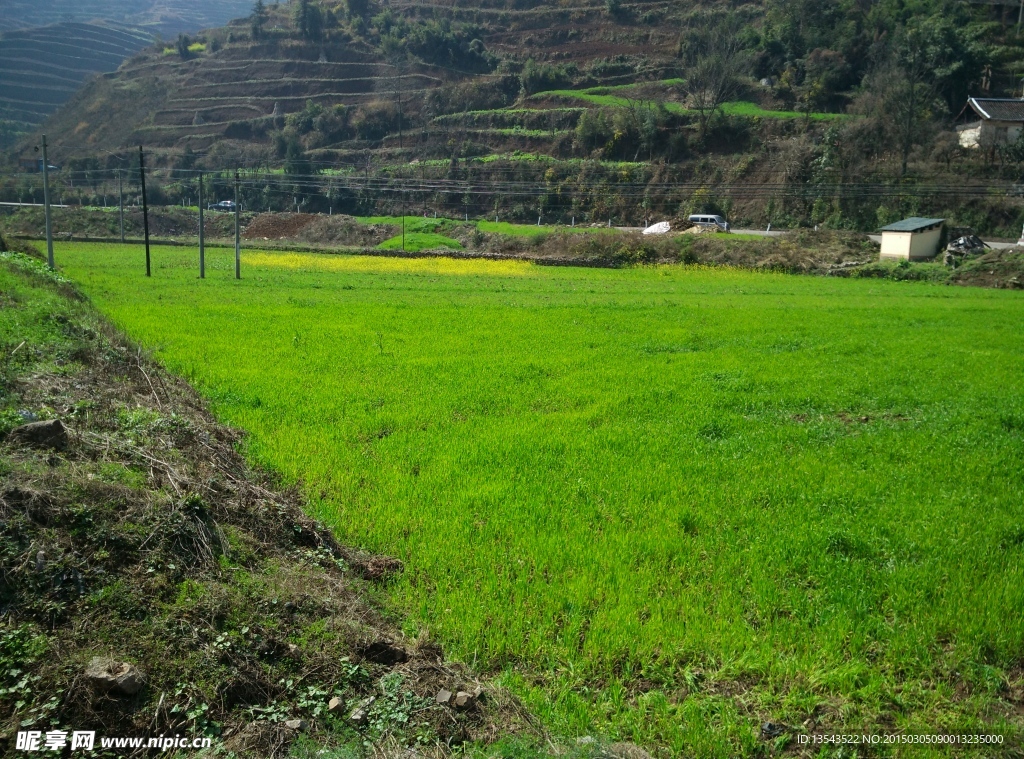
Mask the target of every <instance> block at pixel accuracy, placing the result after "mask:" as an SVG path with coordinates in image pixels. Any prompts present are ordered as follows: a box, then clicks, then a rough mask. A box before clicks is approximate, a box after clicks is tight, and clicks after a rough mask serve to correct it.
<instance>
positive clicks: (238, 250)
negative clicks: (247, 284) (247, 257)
mask: <svg viewBox="0 0 1024 759" xmlns="http://www.w3.org/2000/svg"><path fill="white" fill-rule="evenodd" d="M241 278H242V235H241V231H240V230H239V207H238V169H235V279H241Z"/></svg>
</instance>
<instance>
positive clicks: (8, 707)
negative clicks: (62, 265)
mask: <svg viewBox="0 0 1024 759" xmlns="http://www.w3.org/2000/svg"><path fill="white" fill-rule="evenodd" d="M0 305H2V308H0V355H2V356H3V358H2V363H0V471H2V477H0V568H2V569H0V609H2V614H0V714H2V716H0V753H2V754H5V755H6V754H8V753H12V752H14V750H15V745H14V741H15V736H16V734H17V732H18V731H26V730H37V731H42V732H43V733H44V734H45V732H46V731H47V730H54V729H61V730H68V731H70V730H86V731H96V732H97V735H98V736H159V735H171V736H173V735H176V734H180V735H182V736H189V737H200V738H201V737H204V736H207V737H210V738H211V739H213V740H214V742H215V743H219V744H222V745H223V747H224V748H225V750H227V751H234V752H236V753H237V755H240V756H254V757H272V756H281V755H283V754H284V753H286V752H287V750H288V747H289V745H290V744H292V743H293V742H295V741H297V740H299V741H306V742H313V743H314V744H315V745H317V746H341V745H350V746H353V747H354V750H355V753H352V754H351V755H352V756H361V755H362V754H363V753H366V749H365V747H364V742H366V743H365V745H369V746H373V747H374V748H373V749H372V750H371V751H370V752H371V753H373V752H383V754H384V755H387V754H397V753H399V752H400V751H404V750H405V749H404V748H403V747H404V746H409V745H418V746H419V747H420V749H419V750H420V751H421V752H426V753H427V754H433V755H436V756H442V755H445V754H447V753H448V752H449V750H450V748H451V747H453V746H455V745H458V744H460V743H463V742H465V741H484V742H488V741H490V740H494V739H496V738H498V737H500V736H502V735H506V734H508V733H510V732H522V733H523V734H524V735H526V736H530V735H536V733H535V732H533V731H532V729H531V728H528V724H529V718H528V717H525V716H523V715H522V712H521V711H520V710H519V708H518V707H517V706H516V705H515V704H514V703H513V702H512V701H511V699H509V698H508V697H507V696H505V695H504V694H503V693H502V692H501V691H499V690H495V689H492V688H489V687H487V686H486V685H485V686H484V687H483V688H482V689H481V687H480V683H479V682H478V681H477V680H476V678H475V676H474V674H473V673H472V672H470V671H469V670H467V669H466V668H464V667H461V666H457V665H454V664H451V663H449V662H447V661H446V660H445V657H444V655H443V653H442V651H441V650H440V648H439V647H438V646H437V645H435V644H433V643H432V642H431V641H430V640H429V639H427V638H425V637H423V638H420V639H416V640H411V639H408V638H406V637H405V636H404V635H403V634H402V632H401V631H400V630H399V629H398V627H396V625H395V624H394V623H393V622H392V621H391V620H390V619H389V618H387V617H386V616H385V615H384V614H382V612H381V610H380V609H379V608H378V606H377V605H376V603H375V602H374V601H373V600H371V599H372V598H373V597H374V596H375V595H376V592H375V591H374V590H373V586H374V585H377V584H380V583H386V582H388V580H389V578H391V577H394V576H395V574H396V573H399V572H401V571H402V565H401V563H400V562H398V561H396V560H394V559H390V558H387V557H382V556H373V555H369V554H366V553H364V552H361V551H359V550H355V549H351V548H347V547H345V546H341V545H339V544H338V543H337V542H336V541H335V539H334V537H333V536H332V534H331V533H330V532H329V531H328V530H327V529H325V528H324V527H323V526H322V525H320V524H318V523H316V522H314V521H313V520H311V519H310V518H309V517H307V516H306V515H305V513H304V512H303V509H302V497H301V495H300V494H299V492H297V491H295V490H288V489H283V488H281V487H280V486H279V485H278V484H277V483H276V482H275V481H274V479H273V478H272V477H270V476H268V475H266V474H264V473H261V472H257V471H253V470H252V469H251V468H249V467H248V466H247V465H246V463H245V462H244V461H243V459H242V458H241V457H240V456H239V454H238V453H237V452H236V447H237V445H238V444H239V442H240V440H241V435H240V434H239V433H238V432H237V431H235V430H232V429H228V428H226V427H224V426H222V425H220V424H218V423H217V422H216V421H215V420H214V419H213V417H212V416H211V415H210V414H209V412H208V411H207V410H206V408H205V406H204V404H203V402H202V401H201V400H200V399H199V398H198V397H197V395H196V394H195V392H194V391H193V390H192V389H191V388H190V387H189V386H188V385H187V384H185V383H184V382H183V381H181V380H179V379H177V378H175V377H173V376H170V375H169V374H167V373H166V372H164V371H163V370H162V369H161V368H160V367H159V366H158V365H156V364H155V363H153V362H152V361H150V360H149V359H148V358H147V357H146V355H144V354H143V353H142V352H141V351H140V349H139V348H137V347H136V346H133V345H131V344H130V343H128V342H126V340H125V339H124V338H123V337H122V336H121V335H119V334H118V333H116V332H115V331H114V330H113V328H112V327H110V325H109V324H108V323H107V322H106V321H105V320H103V319H102V318H101V317H100V316H99V315H98V314H97V313H96V312H95V311H94V310H93V309H92V308H91V307H90V306H89V305H88V304H87V303H86V302H85V301H84V300H83V299H82V298H81V297H80V296H78V295H77V293H76V292H75V291H74V290H73V289H72V287H71V286H70V285H69V284H67V283H65V282H63V281H61V280H60V279H59V277H58V276H57V275H54V274H51V273H49V272H47V271H46V269H45V266H44V265H43V264H42V263H41V262H38V261H35V260H33V259H29V258H27V257H25V256H19V255H14V256H12V255H11V254H3V257H2V258H0ZM444 691H450V693H451V695H450V697H447V698H440V699H439V698H438V696H439V694H440V695H441V696H444V693H443V692H444ZM530 740H532V739H530ZM98 741H99V738H97V746H98V745H99V743H98ZM310 755H312V754H310Z"/></svg>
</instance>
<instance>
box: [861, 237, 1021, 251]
mask: <svg viewBox="0 0 1024 759" xmlns="http://www.w3.org/2000/svg"><path fill="white" fill-rule="evenodd" d="M868 237H869V238H871V239H872V240H874V241H875V242H877V243H878V244H879V245H881V244H882V236H881V235H868ZM984 242H985V244H986V245H988V246H989V247H990V248H992V249H993V250H1005V249H1007V248H1015V247H1016V246H1017V243H1015V242H997V241H996V240H985V241H984Z"/></svg>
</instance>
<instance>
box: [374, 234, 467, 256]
mask: <svg viewBox="0 0 1024 759" xmlns="http://www.w3.org/2000/svg"><path fill="white" fill-rule="evenodd" d="M442 248H450V249H451V250H462V243H461V242H459V241H458V240H453V239H452V238H450V237H445V236H444V235H439V234H436V233H434V232H406V234H405V236H404V237H403V236H402V235H397V236H395V237H392V238H391V239H390V240H385V241H384V242H382V243H381V244H380V245H378V246H377V249H378V250H407V251H411V252H414V253H415V252H418V251H421V250H439V249H442Z"/></svg>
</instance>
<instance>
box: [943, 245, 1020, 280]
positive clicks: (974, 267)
mask: <svg viewBox="0 0 1024 759" xmlns="http://www.w3.org/2000/svg"><path fill="white" fill-rule="evenodd" d="M949 281H950V282H952V283H953V284H957V285H974V286H977V287H995V288H1006V289H1012V290H1020V289H1024V249H1021V248H1003V249H1001V250H990V251H988V252H987V253H985V254H984V255H982V256H979V257H978V258H974V259H968V260H967V261H965V262H964V263H963V264H962V265H961V266H960V267H959V268H957V269H956V270H955V271H954V272H953V273H952V274H950V276H949Z"/></svg>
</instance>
